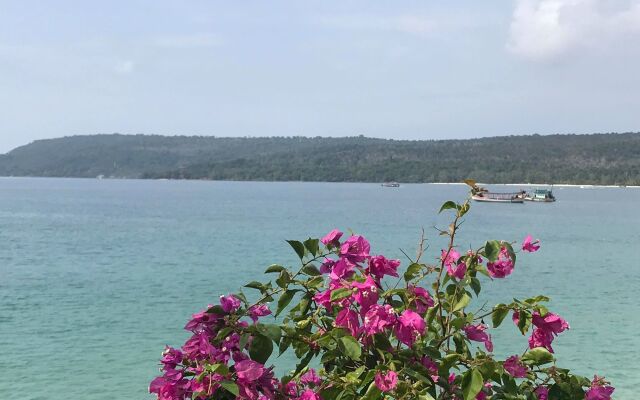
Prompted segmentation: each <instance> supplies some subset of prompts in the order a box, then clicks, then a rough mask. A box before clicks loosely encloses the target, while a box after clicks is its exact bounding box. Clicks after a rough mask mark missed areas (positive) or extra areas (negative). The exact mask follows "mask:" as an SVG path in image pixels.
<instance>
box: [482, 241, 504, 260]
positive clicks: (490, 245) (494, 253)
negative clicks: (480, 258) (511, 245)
mask: <svg viewBox="0 0 640 400" xmlns="http://www.w3.org/2000/svg"><path fill="white" fill-rule="evenodd" d="M501 248H502V245H501V244H500V242H498V241H497V240H489V241H488V242H487V243H485V244H484V255H485V256H486V257H487V258H488V259H489V261H495V260H497V259H498V255H500V249H501Z"/></svg>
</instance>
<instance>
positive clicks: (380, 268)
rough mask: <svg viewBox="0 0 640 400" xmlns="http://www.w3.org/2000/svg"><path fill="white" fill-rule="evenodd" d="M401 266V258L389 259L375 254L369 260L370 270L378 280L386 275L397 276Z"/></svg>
mask: <svg viewBox="0 0 640 400" xmlns="http://www.w3.org/2000/svg"><path fill="white" fill-rule="evenodd" d="M399 266H400V260H387V259H386V258H385V257H384V256H375V257H371V259H370V260H369V268H368V272H369V273H370V274H371V275H373V276H375V277H376V278H377V279H378V280H380V279H382V277H383V276H385V275H389V276H395V277H397V276H398V271H397V270H398V267H399Z"/></svg>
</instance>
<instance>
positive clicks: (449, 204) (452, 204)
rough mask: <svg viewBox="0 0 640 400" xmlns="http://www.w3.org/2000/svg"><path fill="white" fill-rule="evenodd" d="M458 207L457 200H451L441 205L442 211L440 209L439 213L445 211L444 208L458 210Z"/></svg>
mask: <svg viewBox="0 0 640 400" xmlns="http://www.w3.org/2000/svg"><path fill="white" fill-rule="evenodd" d="M457 209H458V205H457V204H456V203H455V202H453V201H451V200H449V201H447V202H445V203H444V204H443V205H442V207H440V211H438V214H439V213H441V212H443V211H444V210H457Z"/></svg>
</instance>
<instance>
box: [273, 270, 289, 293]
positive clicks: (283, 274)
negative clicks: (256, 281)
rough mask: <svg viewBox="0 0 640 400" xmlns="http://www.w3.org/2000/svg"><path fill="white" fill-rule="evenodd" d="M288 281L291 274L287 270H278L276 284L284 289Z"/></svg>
mask: <svg viewBox="0 0 640 400" xmlns="http://www.w3.org/2000/svg"><path fill="white" fill-rule="evenodd" d="M289 282H291V274H290V273H289V271H287V270H284V271H280V276H279V277H278V278H277V279H276V284H277V285H278V286H280V287H281V288H283V289H285V288H286V287H287V285H289Z"/></svg>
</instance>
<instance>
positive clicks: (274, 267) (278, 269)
mask: <svg viewBox="0 0 640 400" xmlns="http://www.w3.org/2000/svg"><path fill="white" fill-rule="evenodd" d="M285 269H286V268H285V267H283V266H282V265H278V264H272V265H270V266H269V268H267V269H266V270H265V271H264V273H265V274H269V273H272V272H281V271H284V270H285Z"/></svg>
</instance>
